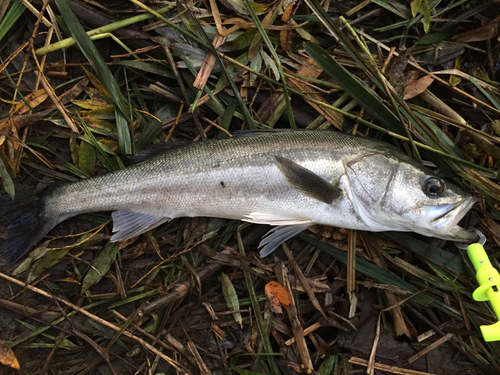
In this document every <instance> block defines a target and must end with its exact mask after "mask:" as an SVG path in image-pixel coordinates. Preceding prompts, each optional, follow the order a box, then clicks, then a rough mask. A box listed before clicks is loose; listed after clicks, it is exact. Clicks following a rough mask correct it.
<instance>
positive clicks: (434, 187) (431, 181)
mask: <svg viewBox="0 0 500 375" xmlns="http://www.w3.org/2000/svg"><path fill="white" fill-rule="evenodd" d="M423 188H424V192H425V194H427V195H428V196H430V197H435V196H438V195H439V194H441V193H442V192H443V190H444V182H443V181H441V180H440V179H439V178H436V177H431V178H428V179H427V180H425V182H424V185H423Z"/></svg>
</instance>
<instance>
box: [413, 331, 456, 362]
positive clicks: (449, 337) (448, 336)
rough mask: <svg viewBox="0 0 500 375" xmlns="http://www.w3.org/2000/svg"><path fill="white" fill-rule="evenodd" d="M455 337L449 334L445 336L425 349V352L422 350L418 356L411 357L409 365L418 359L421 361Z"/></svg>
mask: <svg viewBox="0 0 500 375" xmlns="http://www.w3.org/2000/svg"><path fill="white" fill-rule="evenodd" d="M453 336H455V334H454V333H448V334H446V335H444V336H443V337H441V338H440V339H439V340H436V341H434V342H433V343H432V344H430V345H429V346H428V347H427V348H425V349H424V350H421V351H419V352H418V353H417V354H415V355H413V356H411V357H410V358H408V363H413V362H415V361H416V360H417V359H419V358H420V357H422V356H424V355H426V354H427V353H429V352H430V351H431V350H434V349H436V348H437V347H438V346H440V345H442V344H444V343H445V342H446V341H448V340H449V339H451V338H453Z"/></svg>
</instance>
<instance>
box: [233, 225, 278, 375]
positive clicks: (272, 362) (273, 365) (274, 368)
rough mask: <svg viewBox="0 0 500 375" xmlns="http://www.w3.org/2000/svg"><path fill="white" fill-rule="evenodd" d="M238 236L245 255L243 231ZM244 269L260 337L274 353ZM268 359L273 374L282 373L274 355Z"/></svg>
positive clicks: (250, 277) (249, 280) (248, 277)
mask: <svg viewBox="0 0 500 375" xmlns="http://www.w3.org/2000/svg"><path fill="white" fill-rule="evenodd" d="M236 237H237V239H238V248H239V250H240V253H241V255H243V256H245V247H244V246H243V241H242V239H241V233H240V231H239V229H238V230H237V231H236ZM242 269H243V274H244V275H245V282H246V285H247V288H248V294H249V296H250V300H251V301H252V310H253V313H254V316H255V320H256V321H257V327H258V328H259V333H260V339H261V341H262V345H263V346H264V351H265V352H266V353H267V354H271V353H273V348H272V346H271V341H270V340H269V334H268V332H267V330H266V323H265V322H264V319H263V318H262V313H261V311H260V306H259V302H258V301H257V295H256V294H255V290H254V288H253V281H252V276H251V275H250V272H248V270H247V269H245V268H242ZM267 360H268V363H269V369H270V370H271V374H272V375H280V372H279V369H278V366H277V365H276V361H275V360H274V358H273V356H271V355H268V356H267Z"/></svg>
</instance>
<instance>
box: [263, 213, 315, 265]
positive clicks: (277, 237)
mask: <svg viewBox="0 0 500 375" xmlns="http://www.w3.org/2000/svg"><path fill="white" fill-rule="evenodd" d="M311 225H314V223H310V222H309V223H306V224H297V225H282V226H278V227H275V228H273V229H271V230H270V231H269V232H267V233H266V234H265V235H264V237H262V240H261V241H260V244H259V248H260V249H261V250H260V253H259V255H260V257H261V258H264V257H266V256H268V255H269V254H271V253H272V252H273V251H274V250H276V249H277V248H278V247H279V246H280V245H281V244H282V243H283V242H285V241H286V240H289V239H290V238H292V237H294V236H296V235H297V234H299V233H300V232H302V231H304V230H306V229H307V228H309V227H310V226H311Z"/></svg>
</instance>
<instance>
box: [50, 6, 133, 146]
mask: <svg viewBox="0 0 500 375" xmlns="http://www.w3.org/2000/svg"><path fill="white" fill-rule="evenodd" d="M55 1H56V4H57V7H58V8H59V10H60V12H61V15H62V17H63V18H64V21H65V22H66V26H67V27H68V29H69V31H70V33H71V34H72V36H73V37H74V38H75V41H76V44H77V46H78V47H79V48H80V50H81V51H82V53H83V54H84V56H85V58H86V59H87V60H88V61H89V62H90V64H91V65H92V68H93V69H94V70H95V72H96V74H97V76H98V77H99V79H100V81H101V82H102V84H103V85H104V87H105V88H106V90H107V92H108V94H109V95H110V97H111V99H112V100H113V103H114V104H115V106H116V108H117V111H119V112H120V114H119V115H118V113H117V119H116V120H117V121H116V123H117V128H118V141H119V144H120V151H121V152H122V153H124V154H131V153H132V138H131V136H130V131H129V128H128V124H129V123H130V122H132V118H131V116H130V109H129V106H128V104H127V103H126V101H125V98H124V97H123V94H122V92H121V90H120V87H119V85H118V83H117V82H116V80H115V78H114V77H113V74H112V73H111V71H110V70H109V68H108V66H107V65H106V63H105V62H104V59H103V58H102V56H101V54H100V53H99V51H98V50H97V48H96V46H95V45H94V43H93V42H92V41H91V40H90V38H89V36H88V35H87V33H86V32H85V30H84V29H83V27H82V25H81V24H80V21H79V20H78V18H76V16H75V14H74V13H73V11H72V10H71V8H70V7H69V5H68V3H67V2H66V1H65V0H55Z"/></svg>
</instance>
